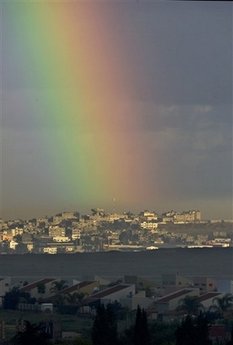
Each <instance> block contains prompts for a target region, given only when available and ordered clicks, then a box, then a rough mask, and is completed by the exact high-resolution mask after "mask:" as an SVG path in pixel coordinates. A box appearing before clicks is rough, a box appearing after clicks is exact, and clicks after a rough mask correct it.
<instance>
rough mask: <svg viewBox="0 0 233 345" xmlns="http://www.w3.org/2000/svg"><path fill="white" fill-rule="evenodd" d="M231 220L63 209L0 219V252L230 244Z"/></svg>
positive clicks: (193, 212)
mask: <svg viewBox="0 0 233 345" xmlns="http://www.w3.org/2000/svg"><path fill="white" fill-rule="evenodd" d="M232 245H233V222H232V220H221V219H220V220H202V219H201V212H200V211H199V210H190V211H183V212H175V211H169V212H165V213H163V214H158V213H156V212H154V211H143V212H140V213H139V214H133V213H131V212H124V213H122V214H119V213H116V212H114V213H106V212H105V211H104V210H103V209H101V208H95V209H92V210H91V213H90V214H88V215H81V214H80V213H79V212H62V213H59V214H56V215H55V216H51V217H41V218H34V219H30V220H21V219H15V220H8V221H4V220H0V254H16V253H17V254H25V253H35V254H59V253H79V252H99V251H115V250H117V251H142V250H156V249H159V248H174V247H182V248H196V247H197V248H204V247H207V248H212V247H223V248H226V247H232Z"/></svg>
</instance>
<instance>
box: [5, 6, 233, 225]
mask: <svg viewBox="0 0 233 345" xmlns="http://www.w3.org/2000/svg"><path fill="white" fill-rule="evenodd" d="M232 6H233V5H232V3H230V2H185V1H184V2H172V1H170V2H147V1H145V2H143V1H141V2H139V3H137V2H130V1H129V2H117V1H114V0H112V1H111V0H109V1H107V2H98V1H90V2H87V3H83V2H79V1H59V3H58V2H46V1H45V2H43V1H39V2H36V3H30V4H29V3H28V2H17V1H16V2H12V3H11V4H9V3H7V2H6V3H2V4H0V7H1V12H0V16H1V31H2V35H1V37H0V40H1V48H2V49H1V53H0V65H1V73H2V78H1V79H2V82H1V84H0V91H1V104H2V106H1V110H2V111H1V112H2V114H1V123H0V126H1V127H0V131H1V132H0V134H1V157H0V158H1V163H0V164H1V166H0V168H1V171H0V176H1V183H0V196H1V212H0V217H2V218H4V219H9V218H18V217H20V218H23V219H28V218H33V217H37V216H43V215H52V214H55V213H59V212H60V211H63V210H64V211H66V210H71V211H72V210H77V211H80V212H81V213H86V212H87V211H88V210H90V209H91V208H93V207H103V208H105V209H107V210H113V209H115V210H116V211H123V210H124V211H128V210H132V211H133V212H137V211H139V210H144V209H149V210H155V211H157V212H161V211H163V210H170V209H175V210H177V211H182V210H188V209H200V210H201V212H202V215H203V218H204V219H211V218H212V219H215V218H217V219H218V218H220V219H231V218H233V215H232V212H233V211H232V200H233V199H232V191H233V190H232V185H233V183H232V182H233V174H232V171H233V164H232V163H233V160H232V130H233V126H232V61H233V55H232V42H233V37H232V19H233V18H232Z"/></svg>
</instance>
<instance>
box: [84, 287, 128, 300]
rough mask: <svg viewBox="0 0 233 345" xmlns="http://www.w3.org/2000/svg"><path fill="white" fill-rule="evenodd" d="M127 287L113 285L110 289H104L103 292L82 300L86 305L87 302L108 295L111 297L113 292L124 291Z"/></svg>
mask: <svg viewBox="0 0 233 345" xmlns="http://www.w3.org/2000/svg"><path fill="white" fill-rule="evenodd" d="M129 286H130V285H123V284H119V285H115V286H113V287H111V288H108V289H105V290H103V291H99V292H97V293H95V294H93V295H91V296H89V297H88V298H86V299H85V300H83V302H84V303H85V304H86V303H89V302H92V301H96V300H98V299H101V298H104V297H107V296H109V295H111V294H113V293H115V292H118V291H121V290H124V289H126V288H128V287H129Z"/></svg>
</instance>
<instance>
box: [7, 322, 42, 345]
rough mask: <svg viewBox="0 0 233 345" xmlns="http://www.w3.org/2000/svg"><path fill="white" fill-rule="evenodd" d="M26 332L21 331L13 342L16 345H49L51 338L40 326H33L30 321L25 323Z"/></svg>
mask: <svg viewBox="0 0 233 345" xmlns="http://www.w3.org/2000/svg"><path fill="white" fill-rule="evenodd" d="M24 328H25V329H24V330H23V331H19V332H18V333H17V334H16V336H15V337H14V338H13V340H12V344H14V345H32V344H33V345H42V344H43V345H48V344H49V337H48V336H47V334H46V333H44V332H43V331H42V330H41V329H40V327H39V326H37V325H34V324H31V323H30V322H29V321H25V322H24Z"/></svg>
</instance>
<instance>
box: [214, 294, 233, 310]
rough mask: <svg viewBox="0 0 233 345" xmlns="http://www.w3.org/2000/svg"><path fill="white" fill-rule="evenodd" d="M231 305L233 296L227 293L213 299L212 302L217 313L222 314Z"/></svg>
mask: <svg viewBox="0 0 233 345" xmlns="http://www.w3.org/2000/svg"><path fill="white" fill-rule="evenodd" d="M232 305H233V295H232V294H231V293H227V294H225V295H224V296H222V297H215V298H214V300H213V307H216V308H217V309H218V311H219V312H220V313H221V314H223V313H224V312H226V311H227V310H229V309H230V307H231V306H232Z"/></svg>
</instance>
